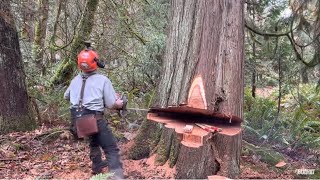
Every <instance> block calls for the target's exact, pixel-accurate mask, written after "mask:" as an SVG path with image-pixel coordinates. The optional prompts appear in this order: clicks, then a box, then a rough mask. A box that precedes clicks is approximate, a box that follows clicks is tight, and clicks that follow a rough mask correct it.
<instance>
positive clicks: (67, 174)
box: [0, 126, 320, 179]
mask: <svg viewBox="0 0 320 180" xmlns="http://www.w3.org/2000/svg"><path fill="white" fill-rule="evenodd" d="M63 128H64V127H63V126H60V127H55V128H46V127H44V126H42V127H40V128H38V129H36V130H35V131H32V132H15V133H9V134H6V135H2V136H0V179H30V178H32V179H90V177H92V175H91V169H90V167H91V162H90V160H89V148H88V144H87V142H86V141H75V140H74V139H73V138H72V137H71V135H70V134H69V133H68V131H67V130H63ZM134 135H135V134H134V133H128V132H126V133H124V136H125V137H127V138H128V137H130V138H128V139H130V140H131V139H132V137H134ZM132 144H133V141H132V140H131V141H129V140H127V139H125V138H123V140H120V141H119V147H120V149H121V158H122V162H123V166H124V170H125V177H126V179H172V178H173V177H174V172H175V171H174V169H171V168H169V166H168V165H167V164H165V165H164V166H157V165H156V164H155V161H154V159H155V155H152V156H151V157H149V158H146V159H142V160H129V159H128V158H127V154H128V149H129V148H130V146H131V145H132ZM290 153H291V155H293V156H292V157H295V158H290V156H288V157H287V159H286V160H285V161H286V164H285V165H284V166H283V167H281V168H276V167H275V166H270V165H268V164H265V163H263V162H261V161H259V159H257V158H256V157H255V156H254V155H246V156H244V155H243V156H241V165H240V168H241V175H240V178H241V179H293V178H303V179H304V178H308V177H307V176H297V171H296V170H297V169H318V170H319V169H320V166H319V164H314V163H307V162H306V159H305V157H306V156H305V154H304V155H301V153H302V152H290Z"/></svg>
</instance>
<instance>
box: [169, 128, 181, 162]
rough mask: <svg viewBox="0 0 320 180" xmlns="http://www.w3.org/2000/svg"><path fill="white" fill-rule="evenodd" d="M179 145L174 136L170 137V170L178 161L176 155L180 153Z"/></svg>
mask: <svg viewBox="0 0 320 180" xmlns="http://www.w3.org/2000/svg"><path fill="white" fill-rule="evenodd" d="M180 147H181V143H180V141H179V140H178V138H177V137H176V134H174V136H173V137H172V145H171V149H170V155H169V166H170V167H171V168H172V167H173V166H174V165H176V162H177V160H178V155H179V152H180Z"/></svg>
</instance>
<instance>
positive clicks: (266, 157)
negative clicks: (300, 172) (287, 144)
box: [243, 141, 285, 166]
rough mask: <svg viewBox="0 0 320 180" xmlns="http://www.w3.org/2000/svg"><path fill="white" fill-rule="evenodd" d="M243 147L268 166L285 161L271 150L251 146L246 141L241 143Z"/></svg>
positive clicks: (280, 155)
mask: <svg viewBox="0 0 320 180" xmlns="http://www.w3.org/2000/svg"><path fill="white" fill-rule="evenodd" d="M243 143H244V147H245V148H246V149H247V150H248V151H249V152H250V153H253V154H256V155H259V156H260V157H261V161H262V162H265V163H267V164H270V165H273V166H274V165H276V164H277V163H278V162H279V161H281V160H283V159H285V158H284V156H283V155H282V154H280V153H278V152H276V151H274V150H272V149H269V148H265V147H258V146H255V145H253V144H250V143H248V142H246V141H243Z"/></svg>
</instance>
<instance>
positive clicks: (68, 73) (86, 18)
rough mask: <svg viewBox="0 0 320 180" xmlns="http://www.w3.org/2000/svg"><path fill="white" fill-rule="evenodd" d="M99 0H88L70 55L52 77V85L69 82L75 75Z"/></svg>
mask: <svg viewBox="0 0 320 180" xmlns="http://www.w3.org/2000/svg"><path fill="white" fill-rule="evenodd" d="M98 3H99V0H87V3H86V6H85V10H84V13H83V14H82V17H81V21H80V24H79V27H78V31H77V33H76V35H75V37H74V39H73V41H72V44H71V47H70V55H69V57H67V58H65V59H63V61H62V63H61V65H60V66H59V68H58V70H57V72H56V74H55V76H54V77H53V78H52V80H51V83H52V85H60V84H63V83H66V82H68V81H69V80H70V79H71V78H72V75H73V72H74V70H75V67H76V62H77V55H78V53H79V52H80V51H81V49H83V48H84V44H83V42H84V41H86V40H88V38H89V36H90V34H91V31H92V28H93V25H94V16H95V11H96V9H97V7H98Z"/></svg>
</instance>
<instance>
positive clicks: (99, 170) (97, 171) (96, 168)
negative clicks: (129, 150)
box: [92, 160, 108, 175]
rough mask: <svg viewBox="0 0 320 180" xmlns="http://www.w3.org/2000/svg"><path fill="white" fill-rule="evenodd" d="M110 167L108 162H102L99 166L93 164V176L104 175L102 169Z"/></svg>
mask: <svg viewBox="0 0 320 180" xmlns="http://www.w3.org/2000/svg"><path fill="white" fill-rule="evenodd" d="M105 167H108V162H107V160H103V161H101V162H100V163H99V164H97V165H96V164H92V174H93V175H96V174H100V173H103V172H102V169H103V168H105Z"/></svg>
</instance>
